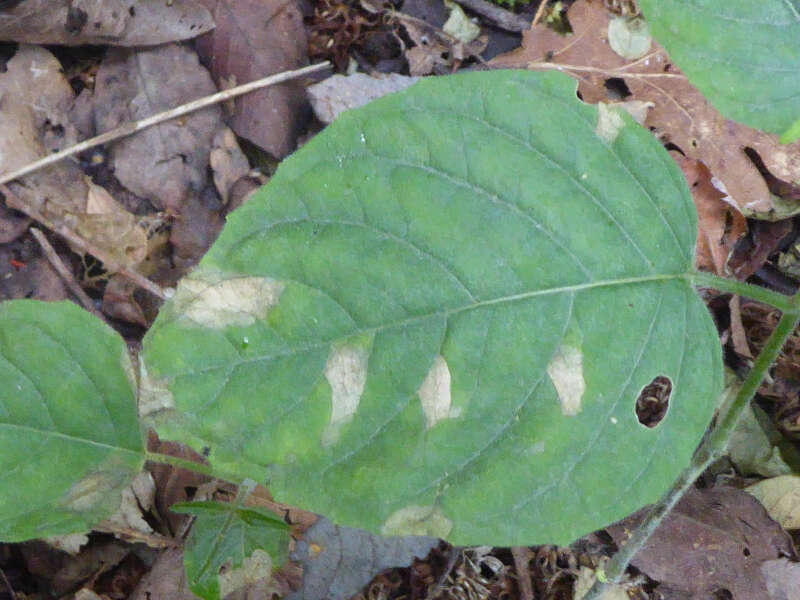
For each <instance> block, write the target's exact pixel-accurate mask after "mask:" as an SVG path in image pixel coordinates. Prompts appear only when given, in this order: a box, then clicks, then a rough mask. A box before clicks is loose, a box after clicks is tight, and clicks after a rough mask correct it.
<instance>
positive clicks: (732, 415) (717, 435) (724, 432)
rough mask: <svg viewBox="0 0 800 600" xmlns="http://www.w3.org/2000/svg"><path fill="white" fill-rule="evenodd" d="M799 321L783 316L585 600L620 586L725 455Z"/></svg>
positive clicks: (794, 312) (791, 313) (794, 314)
mask: <svg viewBox="0 0 800 600" xmlns="http://www.w3.org/2000/svg"><path fill="white" fill-rule="evenodd" d="M714 287H716V286H714ZM750 287H752V286H750ZM717 289H720V288H717ZM736 293H739V292H736ZM746 295H749V294H746ZM751 297H752V296H751ZM786 298H787V300H789V301H790V302H791V303H792V304H794V302H797V301H798V300H799V299H800V294H797V295H795V296H793V297H791V298H788V297H786ZM798 322H800V309H796V308H793V309H791V310H787V311H785V312H784V313H783V315H782V316H781V320H780V321H779V322H778V326H777V327H775V330H774V331H773V332H772V334H771V335H770V337H769V339H768V340H767V343H766V344H765V345H764V349H763V350H762V351H761V353H760V354H759V355H758V358H757V359H756V361H755V363H754V364H753V368H752V369H750V372H749V373H748V374H747V377H746V378H745V380H744V382H742V385H741V387H740V388H739V390H738V392H737V393H736V395H735V396H733V397H732V399H730V400H727V399H726V401H725V402H724V403H723V406H721V407H720V411H719V420H718V421H717V423H716V425H715V426H714V427H713V428H712V429H711V431H710V433H709V434H708V435H707V436H706V437H705V438H704V439H703V441H702V442H701V443H700V447H699V448H698V449H697V451H696V452H695V454H694V456H693V457H692V462H691V463H690V464H689V466H688V467H687V468H686V469H684V471H683V472H682V473H681V475H680V476H679V477H678V480H677V481H676V482H675V483H674V484H673V485H672V487H671V488H670V489H669V491H667V493H666V494H664V496H663V497H662V498H661V500H659V501H658V503H657V504H655V505H653V507H652V508H651V509H650V512H649V513H648V514H647V516H646V517H645V519H644V521H643V522H642V523H641V524H640V525H639V526H638V527H637V528H636V529H635V530H634V532H633V534H632V535H631V537H630V539H629V540H628V541H627V542H626V543H625V544H624V545H622V546H621V547H620V549H619V550H618V551H617V553H616V554H614V556H613V557H611V560H610V561H609V562H608V564H607V565H606V567H605V575H606V577H605V582H601V581H599V580H598V581H596V582H595V584H594V585H593V586H592V588H591V589H590V590H589V592H588V593H587V594H586V595H585V596H584V600H601V599H602V598H603V596H604V595H605V594H606V592H607V591H608V589H609V588H610V587H611V585H613V584H615V583H619V581H620V580H621V579H622V576H623V575H624V574H625V571H626V570H627V568H628V565H629V564H630V562H631V560H633V558H634V557H635V556H636V554H637V553H638V552H639V551H640V550H641V549H642V548H643V547H644V545H645V544H646V543H647V540H648V539H649V538H650V536H651V535H652V534H653V532H654V531H655V530H656V529H657V528H658V526H659V525H660V524H661V522H662V521H663V520H664V517H666V516H667V514H669V511H670V510H672V508H673V507H674V506H675V505H676V504H677V503H678V501H679V500H680V499H681V497H682V496H683V494H684V493H686V491H687V490H688V489H689V488H691V487H692V485H693V484H694V481H695V480H696V479H697V478H698V477H699V476H700V475H701V474H702V473H703V471H705V470H706V469H707V468H708V467H709V465H711V463H713V462H714V461H715V460H717V459H718V458H720V457H721V456H723V455H724V453H725V450H726V449H727V447H728V443H729V441H730V437H731V434H732V433H733V430H734V428H735V427H736V423H737V422H738V421H739V417H741V415H742V413H743V412H744V410H745V409H746V408H747V406H748V405H749V404H750V401H751V400H752V399H753V396H754V395H755V393H756V391H757V390H758V388H759V386H760V385H761V382H762V381H763V379H764V377H765V376H766V375H767V372H768V370H769V367H770V365H772V363H773V362H774V361H775V359H777V358H778V355H779V354H780V351H781V348H783V344H784V343H785V342H786V339H787V338H788V337H789V336H790V335H791V333H792V332H793V331H794V329H795V327H797V324H798Z"/></svg>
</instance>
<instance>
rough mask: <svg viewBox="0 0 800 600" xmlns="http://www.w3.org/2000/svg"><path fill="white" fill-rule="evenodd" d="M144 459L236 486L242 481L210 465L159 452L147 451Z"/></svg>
mask: <svg viewBox="0 0 800 600" xmlns="http://www.w3.org/2000/svg"><path fill="white" fill-rule="evenodd" d="M145 459H146V460H149V461H152V462H157V463H162V464H165V465H170V466H173V467H177V468H179V469H186V470H188V471H193V472H195V473H200V474H201V475H208V476H209V477H214V478H216V479H223V480H225V481H229V482H230V483H234V484H236V485H240V484H241V483H242V481H243V479H242V478H241V477H237V476H235V475H231V474H226V473H224V472H223V471H221V470H220V469H218V468H216V467H212V466H211V465H207V464H205V463H198V462H194V461H193V460H188V459H186V458H178V457H177V456H170V455H169V454H161V453H160V452H149V451H148V452H147V453H146V455H145Z"/></svg>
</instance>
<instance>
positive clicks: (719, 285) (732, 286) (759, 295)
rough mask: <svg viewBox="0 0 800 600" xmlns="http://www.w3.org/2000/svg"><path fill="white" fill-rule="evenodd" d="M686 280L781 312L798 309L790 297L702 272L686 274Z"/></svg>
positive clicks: (796, 301)
mask: <svg viewBox="0 0 800 600" xmlns="http://www.w3.org/2000/svg"><path fill="white" fill-rule="evenodd" d="M687 279H688V280H689V281H691V282H692V283H693V284H694V285H698V286H703V287H710V288H714V289H715V290H719V291H721V292H729V293H731V294H738V295H739V296H744V297H746V298H750V299H751V300H756V301H758V302H763V303H764V304H769V305H770V306H774V307H775V308H777V309H779V310H780V311H781V312H787V311H792V310H795V309H797V308H798V300H795V299H794V298H792V297H791V296H787V295H785V294H781V293H780V292H776V291H773V290H770V289H767V288H764V287H761V286H757V285H752V284H750V283H745V282H744V281H738V280H736V279H728V278H726V277H720V276H719V275H714V274H713V273H705V272H703V271H695V272H693V273H688V274H687Z"/></svg>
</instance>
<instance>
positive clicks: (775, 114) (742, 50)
mask: <svg viewBox="0 0 800 600" xmlns="http://www.w3.org/2000/svg"><path fill="white" fill-rule="evenodd" d="M639 6H640V7H641V9H642V10H643V11H644V15H645V17H646V18H647V22H648V23H649V24H650V30H651V31H652V33H653V36H654V37H655V38H656V39H657V40H658V41H659V43H661V44H662V45H663V46H664V48H666V50H667V52H669V56H670V58H671V59H672V60H674V61H675V63H676V64H677V65H678V66H679V67H680V68H681V70H682V71H683V72H684V73H685V74H686V76H687V77H688V78H689V81H690V82H691V83H692V84H693V85H695V86H697V88H698V89H699V90H700V91H701V92H702V93H703V95H704V96H705V97H706V98H707V99H708V100H709V101H710V102H711V103H712V104H713V105H714V106H715V107H716V108H717V110H719V111H720V112H721V113H722V114H723V115H725V116H726V117H727V118H729V119H733V120H734V121H739V122H741V123H744V124H746V125H749V126H751V127H756V128H758V129H763V130H765V131H769V132H772V133H778V134H780V133H783V132H785V131H786V130H787V129H788V128H789V127H790V126H791V125H792V123H793V122H794V121H795V119H797V115H798V114H800V69H798V68H797V65H798V61H800V3H798V1H797V0H761V1H759V2H753V0H692V1H691V2H686V1H685V0H640V2H639Z"/></svg>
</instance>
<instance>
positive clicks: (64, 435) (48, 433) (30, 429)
mask: <svg viewBox="0 0 800 600" xmlns="http://www.w3.org/2000/svg"><path fill="white" fill-rule="evenodd" d="M3 429H16V430H19V431H24V432H26V433H35V434H39V435H45V436H48V437H54V438H59V439H63V440H67V441H70V442H75V443H79V444H86V445H88V446H94V447H96V448H103V449H105V450H114V451H117V452H126V453H128V454H133V455H136V456H139V457H144V456H145V452H144V450H141V451H137V450H132V449H130V448H125V447H123V446H114V445H112V444H107V443H105V442H98V441H96V440H90V439H88V438H80V437H75V436H74V435H69V434H67V433H62V432H60V431H53V430H51V429H38V428H36V427H31V426H30V425H20V424H18V423H8V422H6V423H0V430H3Z"/></svg>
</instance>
